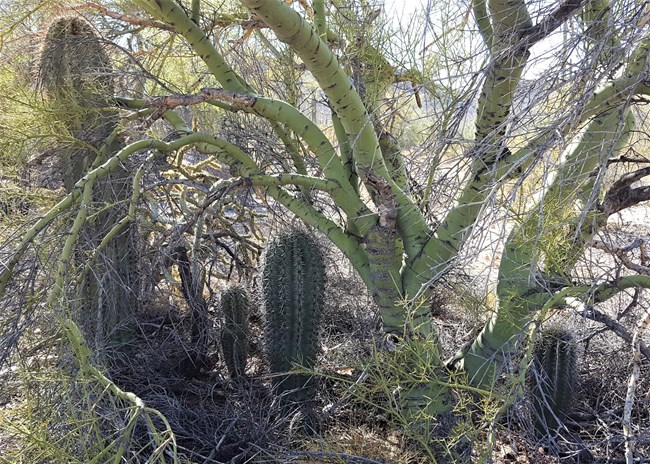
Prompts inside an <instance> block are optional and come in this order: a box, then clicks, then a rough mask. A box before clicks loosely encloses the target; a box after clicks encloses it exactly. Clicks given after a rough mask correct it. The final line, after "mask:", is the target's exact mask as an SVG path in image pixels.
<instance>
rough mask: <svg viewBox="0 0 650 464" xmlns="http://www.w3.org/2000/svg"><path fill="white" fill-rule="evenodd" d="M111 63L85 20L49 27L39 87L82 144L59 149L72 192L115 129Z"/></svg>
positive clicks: (58, 22)
mask: <svg viewBox="0 0 650 464" xmlns="http://www.w3.org/2000/svg"><path fill="white" fill-rule="evenodd" d="M111 71H112V63H111V60H110V58H109V56H108V54H107V53H106V51H105V50H104V47H103V46H102V44H101V42H100V39H99V37H97V35H96V34H95V32H94V31H93V29H92V27H91V26H90V24H88V23H87V22H86V21H84V20H83V19H81V18H77V17H63V18H59V19H57V20H56V21H54V22H53V23H52V24H51V25H50V27H49V28H48V31H47V34H46V36H45V40H44V42H43V48H42V50H41V63H40V76H39V82H40V85H41V88H42V90H43V93H44V94H45V96H46V97H47V99H48V102H49V106H50V110H51V111H52V112H53V114H54V117H55V119H56V120H57V121H58V122H59V123H61V124H62V125H63V127H65V128H66V129H67V130H68V131H69V133H70V135H72V136H73V137H74V138H75V139H76V140H78V141H79V142H80V143H74V144H68V145H69V146H68V147H67V149H65V150H60V156H61V170H62V174H63V179H64V183H65V187H66V189H68V190H70V189H71V188H72V187H73V186H74V184H75V182H76V181H77V180H79V178H80V177H81V176H82V175H83V173H84V171H85V169H86V168H87V166H88V163H89V162H92V160H93V158H94V156H93V151H92V149H90V147H88V146H84V145H90V146H92V147H95V148H98V147H99V146H100V145H101V144H102V143H103V142H104V140H105V139H106V137H108V135H109V134H110V133H111V132H112V131H113V129H115V126H116V124H117V117H116V113H115V112H114V111H108V110H107V109H106V108H107V106H108V103H109V100H110V98H111V97H112V96H113V94H114V85H113V80H112V76H111Z"/></svg>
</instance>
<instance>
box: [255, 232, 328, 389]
mask: <svg viewBox="0 0 650 464" xmlns="http://www.w3.org/2000/svg"><path fill="white" fill-rule="evenodd" d="M262 278H263V280H262V283H263V292H264V305H265V307H266V314H267V334H266V335H267V336H266V348H267V356H268V359H269V363H270V367H271V372H274V373H282V372H287V371H290V370H291V368H292V364H293V363H296V364H299V365H301V366H304V367H306V368H311V367H313V366H314V364H315V363H316V356H317V354H318V327H319V324H320V317H321V314H322V312H323V306H324V303H323V301H324V300H323V299H324V288H325V264H324V261H323V255H322V252H321V250H320V248H319V246H318V243H316V241H315V240H314V239H313V238H312V237H311V236H310V235H309V234H307V233H305V232H299V231H298V232H293V233H289V234H285V235H281V236H280V237H278V238H277V239H276V240H275V241H274V242H273V243H271V244H270V246H269V248H268V250H267V253H266V262H265V266H264V271H263V275H262ZM275 379H276V381H275V383H276V388H277V389H278V392H279V393H284V392H291V393H287V396H288V399H290V400H293V401H305V400H307V399H309V398H310V397H311V396H312V395H313V386H312V385H311V382H310V377H309V376H305V375H296V374H291V375H287V376H280V377H276V378H275Z"/></svg>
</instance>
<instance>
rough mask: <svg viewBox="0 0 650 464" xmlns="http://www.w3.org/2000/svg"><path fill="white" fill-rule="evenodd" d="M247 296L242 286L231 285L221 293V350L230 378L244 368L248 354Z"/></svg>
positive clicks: (237, 375)
mask: <svg viewBox="0 0 650 464" xmlns="http://www.w3.org/2000/svg"><path fill="white" fill-rule="evenodd" d="M249 305H250V303H249V298H248V294H247V292H246V289H245V288H244V287H242V286H233V287H230V288H229V289H228V290H226V291H225V292H223V294H222V295H221V311H222V313H223V316H224V323H223V327H222V330H221V350H222V352H223V357H224V361H225V363H226V366H227V367H228V372H229V373H230V376H231V377H232V378H236V377H240V376H242V375H243V374H244V371H245V370H246V360H247V356H248V344H249V343H248V339H249V338H248V337H249V335H248V315H249V312H250V308H249Z"/></svg>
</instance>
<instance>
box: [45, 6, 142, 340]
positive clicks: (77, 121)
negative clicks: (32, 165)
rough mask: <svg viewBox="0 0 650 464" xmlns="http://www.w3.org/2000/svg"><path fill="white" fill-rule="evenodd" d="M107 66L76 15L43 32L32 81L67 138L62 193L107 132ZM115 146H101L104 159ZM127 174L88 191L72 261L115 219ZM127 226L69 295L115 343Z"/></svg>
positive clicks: (126, 190) (128, 297)
mask: <svg viewBox="0 0 650 464" xmlns="http://www.w3.org/2000/svg"><path fill="white" fill-rule="evenodd" d="M112 70H113V69H112V63H111V59H110V57H109V56H108V54H107V53H106V50H105V49H104V46H103V44H102V43H101V40H100V38H99V37H98V36H97V35H96V34H95V32H94V30H93V28H92V26H91V25H90V24H89V23H87V22H86V21H84V20H83V19H81V18H78V17H63V18H59V19H57V20H55V21H54V22H53V23H52V24H51V25H50V27H49V28H48V31H47V34H46V36H45V39H44V42H43V47H42V51H41V63H40V76H39V81H40V85H41V88H42V91H43V94H44V96H45V97H46V99H47V102H48V106H49V108H50V110H51V112H52V114H53V115H54V118H55V119H56V120H57V122H58V123H59V124H61V125H62V126H63V127H64V128H65V129H66V130H67V131H68V133H69V135H70V136H71V137H70V139H71V140H72V142H70V141H68V142H66V143H65V144H64V145H63V146H61V147H60V148H59V149H58V150H57V152H58V155H59V157H60V169H61V172H62V175H63V182H64V185H65V187H66V189H67V190H68V191H70V190H71V189H72V188H73V187H74V185H75V183H76V182H77V181H78V180H79V179H80V178H81V177H82V176H83V175H84V173H85V172H86V170H87V169H88V167H89V165H90V164H91V163H92V162H93V161H94V159H95V157H96V155H97V153H98V149H99V148H100V147H102V146H103V145H105V143H106V141H107V138H108V136H109V135H110V134H111V133H112V132H113V131H114V130H115V128H116V127H117V123H118V115H117V112H116V111H115V109H114V108H111V107H110V103H111V100H112V98H113V94H114V84H113V78H112ZM119 148H120V146H119V142H113V143H112V145H111V146H107V147H104V151H105V152H106V153H107V154H109V155H110V153H111V152H115V151H117V150H118V149H119ZM131 193H132V186H131V180H130V176H129V173H128V171H127V170H126V169H124V168H121V167H120V168H118V169H116V170H114V171H113V172H111V173H110V174H109V175H108V176H106V177H105V178H104V179H102V180H100V181H99V182H97V183H96V184H95V186H94V188H93V198H92V200H93V203H94V204H95V205H97V207H98V208H99V209H100V211H99V212H98V214H97V215H96V217H95V219H94V221H93V223H89V224H87V225H86V226H85V227H84V229H83V230H82V232H81V234H80V242H79V247H80V248H81V253H79V254H78V258H79V261H80V262H79V264H80V265H81V264H83V263H82V262H81V260H82V259H83V257H84V256H86V255H88V254H89V252H91V251H92V250H94V249H95V248H96V247H97V246H98V245H99V243H100V242H101V240H102V238H103V237H104V236H105V235H106V234H107V233H108V232H109V231H110V230H111V228H112V227H113V226H114V225H115V224H116V223H117V222H118V221H120V220H121V219H122V218H123V217H124V216H125V215H126V211H127V205H126V200H128V199H129V198H130V197H131ZM134 232H135V229H134V227H127V228H126V230H125V231H123V232H122V233H121V234H118V235H116V236H115V237H114V238H113V239H112V240H111V241H110V242H109V243H108V244H107V245H106V247H105V249H104V251H103V253H102V255H101V257H100V259H99V260H98V261H97V263H96V264H95V265H94V266H93V269H92V270H91V272H90V273H89V274H88V275H85V276H84V282H85V284H84V285H83V288H82V289H81V295H80V296H79V297H78V298H77V301H79V306H80V308H81V309H82V311H83V312H84V313H85V317H86V319H87V321H86V322H88V324H86V325H87V326H88V327H95V328H98V329H99V331H100V333H99V335H101V338H103V339H109V340H110V344H111V345H113V346H122V345H124V344H126V343H128V341H129V339H130V338H131V335H130V330H129V329H128V327H126V325H125V321H126V320H128V318H129V317H130V316H131V314H132V313H133V311H134V310H135V309H136V307H137V301H138V299H137V298H138V289H139V282H140V278H139V269H138V260H137V256H136V255H137V253H136V242H137V240H136V239H135V234H134Z"/></svg>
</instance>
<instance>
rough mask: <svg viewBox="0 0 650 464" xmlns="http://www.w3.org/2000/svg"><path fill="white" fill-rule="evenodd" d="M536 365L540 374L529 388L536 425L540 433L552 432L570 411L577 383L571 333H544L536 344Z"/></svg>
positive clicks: (550, 330)
mask: <svg viewBox="0 0 650 464" xmlns="http://www.w3.org/2000/svg"><path fill="white" fill-rule="evenodd" d="M535 366H536V371H537V373H538V374H539V375H538V376H537V378H536V379H535V381H534V383H533V389H532V390H533V406H534V408H535V415H536V417H535V428H536V429H537V431H538V433H540V435H548V434H555V433H557V431H558V430H559V427H560V424H561V420H562V418H563V416H565V415H566V414H567V413H568V412H569V408H570V406H571V401H572V399H573V392H574V389H575V386H576V382H577V380H576V377H577V360H576V344H575V339H574V337H573V334H572V333H571V332H570V331H568V330H566V329H560V328H554V329H548V330H546V331H545V332H543V334H542V338H541V340H540V341H539V342H538V344H537V346H536V347H535Z"/></svg>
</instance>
